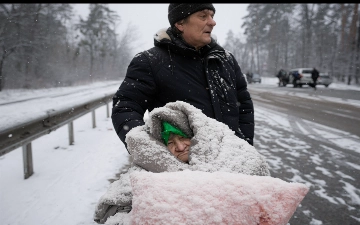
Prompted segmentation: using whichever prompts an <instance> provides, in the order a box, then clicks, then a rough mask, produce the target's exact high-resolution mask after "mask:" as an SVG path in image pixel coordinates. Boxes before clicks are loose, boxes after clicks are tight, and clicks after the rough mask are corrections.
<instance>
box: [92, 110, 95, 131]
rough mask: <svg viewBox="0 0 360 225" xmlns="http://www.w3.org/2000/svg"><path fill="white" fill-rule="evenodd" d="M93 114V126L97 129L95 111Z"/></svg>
mask: <svg viewBox="0 0 360 225" xmlns="http://www.w3.org/2000/svg"><path fill="white" fill-rule="evenodd" d="M91 114H92V125H93V128H95V127H96V120H95V109H94V110H93V111H91Z"/></svg>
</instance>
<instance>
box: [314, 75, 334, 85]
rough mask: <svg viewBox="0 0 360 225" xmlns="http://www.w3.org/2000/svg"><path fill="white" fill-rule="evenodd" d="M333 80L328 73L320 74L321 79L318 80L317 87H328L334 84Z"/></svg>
mask: <svg viewBox="0 0 360 225" xmlns="http://www.w3.org/2000/svg"><path fill="white" fill-rule="evenodd" d="M332 81H333V79H332V77H330V76H329V74H328V73H319V78H318V79H317V82H316V84H317V85H325V87H328V86H329V85H330V84H331V83H332Z"/></svg>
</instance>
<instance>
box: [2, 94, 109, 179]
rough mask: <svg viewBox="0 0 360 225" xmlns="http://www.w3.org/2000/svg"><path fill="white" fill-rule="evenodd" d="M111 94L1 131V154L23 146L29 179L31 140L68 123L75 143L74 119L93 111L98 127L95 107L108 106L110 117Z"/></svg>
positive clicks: (70, 142) (93, 119) (71, 137)
mask: <svg viewBox="0 0 360 225" xmlns="http://www.w3.org/2000/svg"><path fill="white" fill-rule="evenodd" d="M112 96H113V94H111V95H105V96H104V97H100V98H96V99H93V100H91V101H88V102H84V103H82V104H78V105H71V106H69V107H68V108H65V109H63V110H61V111H48V115H47V116H45V117H43V118H39V119H36V120H32V121H29V122H27V123H24V124H21V125H19V126H16V127H12V128H9V129H6V130H4V131H0V156H2V155H5V154H6V153H9V152H11V151H12V150H14V149H17V148H19V147H21V146H22V147H23V158H24V173H25V175H24V177H25V179H27V178H28V177H30V176H31V175H32V174H33V165H32V149H31V141H33V140H35V139H37V138H39V137H41V136H43V135H45V134H49V133H50V132H52V131H54V130H56V129H57V128H59V127H61V126H63V125H66V124H68V126H69V144H70V145H72V144H73V143H74V133H73V123H72V122H73V121H74V120H75V119H77V118H79V117H81V116H83V115H85V114H87V113H89V112H92V123H93V128H95V127H96V120H95V109H97V108H99V107H100V106H103V105H106V106H107V108H106V109H107V117H109V114H110V112H109V105H108V103H109V102H110V101H111V100H112Z"/></svg>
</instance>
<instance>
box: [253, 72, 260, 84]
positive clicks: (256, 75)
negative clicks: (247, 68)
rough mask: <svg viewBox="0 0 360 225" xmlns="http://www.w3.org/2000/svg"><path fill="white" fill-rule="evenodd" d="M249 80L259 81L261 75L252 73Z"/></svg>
mask: <svg viewBox="0 0 360 225" xmlns="http://www.w3.org/2000/svg"><path fill="white" fill-rule="evenodd" d="M251 82H252V83H256V82H258V83H261V76H260V74H258V73H254V74H253V75H252V78H251Z"/></svg>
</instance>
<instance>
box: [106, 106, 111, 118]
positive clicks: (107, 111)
mask: <svg viewBox="0 0 360 225" xmlns="http://www.w3.org/2000/svg"><path fill="white" fill-rule="evenodd" d="M109 116H110V110H109V103H106V117H107V118H109Z"/></svg>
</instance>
